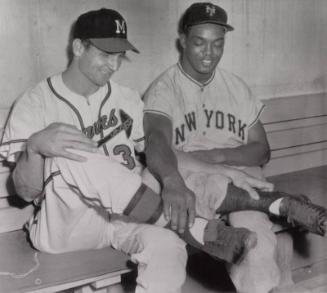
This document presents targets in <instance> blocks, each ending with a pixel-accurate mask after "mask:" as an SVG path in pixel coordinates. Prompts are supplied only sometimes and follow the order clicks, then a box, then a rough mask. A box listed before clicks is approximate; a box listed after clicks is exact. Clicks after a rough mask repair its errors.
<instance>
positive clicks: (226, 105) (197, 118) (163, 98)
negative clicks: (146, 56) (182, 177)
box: [145, 63, 264, 151]
mask: <svg viewBox="0 0 327 293" xmlns="http://www.w3.org/2000/svg"><path fill="white" fill-rule="evenodd" d="M263 107H264V106H263V105H262V103H261V102H260V101H258V100H256V99H255V98H254V97H253V96H252V95H251V92H250V90H249V88H248V87H247V86H246V84H245V83H244V82H243V81H242V80H241V79H240V78H239V77H237V76H236V75H234V74H231V73H229V72H227V71H225V70H223V69H220V68H217V69H216V71H215V72H214V74H213V75H212V77H211V78H210V79H209V80H208V81H207V82H206V83H205V84H200V83H199V82H197V81H196V80H194V79H193V78H192V77H191V76H190V75H188V74H187V73H186V72H185V71H184V70H183V68H182V66H181V65H180V64H179V63H178V64H175V65H173V66H172V67H170V68H169V69H168V70H166V71H165V72H164V73H163V74H161V75H160V76H159V77H158V78H157V79H156V80H155V81H154V82H153V83H152V85H151V86H150V88H149V89H148V91H147V92H146V94H145V112H149V113H151V112H152V113H157V114H161V115H164V116H166V117H168V118H169V119H170V120H171V122H172V124H173V144H174V146H175V147H176V148H177V149H179V150H183V151H193V150H199V149H212V148H217V147H221V148H223V147H237V146H239V145H242V144H245V143H247V139H248V130H249V128H250V127H251V126H252V125H254V124H255V123H256V121H257V120H258V119H259V116H260V113H261V112H262V110H263Z"/></svg>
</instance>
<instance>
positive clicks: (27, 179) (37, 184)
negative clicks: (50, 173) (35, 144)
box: [13, 150, 44, 201]
mask: <svg viewBox="0 0 327 293" xmlns="http://www.w3.org/2000/svg"><path fill="white" fill-rule="evenodd" d="M43 168H44V158H43V157H42V156H41V155H39V154H36V153H32V152H29V151H28V150H26V151H24V152H23V153H21V155H20V157H19V159H18V161H17V165H16V167H15V170H14V172H13V181H14V185H15V189H16V192H17V194H18V195H19V196H20V197H21V198H23V199H24V200H25V201H32V200H34V199H35V198H36V197H37V196H38V195H39V194H40V193H41V192H42V190H43Z"/></svg>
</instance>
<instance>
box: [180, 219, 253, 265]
mask: <svg viewBox="0 0 327 293" xmlns="http://www.w3.org/2000/svg"><path fill="white" fill-rule="evenodd" d="M186 233H187V234H188V235H185V234H184V239H185V240H186V242H187V243H188V244H190V245H192V246H194V247H197V248H198V249H200V250H202V251H204V252H206V253H207V254H209V255H210V256H212V257H214V258H218V259H220V260H224V261H226V262H228V263H233V264H238V263H240V262H241V261H242V260H243V259H244V257H245V256H246V255H247V253H248V252H249V251H250V250H251V249H252V248H254V247H255V246H256V244H257V234H256V233H255V232H251V231H250V230H248V229H245V228H234V227H231V226H227V225H226V224H225V222H223V221H222V220H219V219H218V220H209V221H208V224H207V226H206V228H205V231H204V244H203V245H202V244H199V243H198V242H197V241H196V240H195V239H194V238H193V236H192V235H191V234H190V233H189V232H188V231H187V232H186ZM185 236H186V237H185Z"/></svg>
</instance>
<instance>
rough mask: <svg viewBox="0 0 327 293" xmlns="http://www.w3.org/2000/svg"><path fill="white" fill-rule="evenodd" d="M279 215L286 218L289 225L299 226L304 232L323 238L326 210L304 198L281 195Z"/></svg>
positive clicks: (325, 225) (326, 216) (326, 218)
mask: <svg viewBox="0 0 327 293" xmlns="http://www.w3.org/2000/svg"><path fill="white" fill-rule="evenodd" d="M283 197H284V198H283V200H282V201H281V205H280V208H279V210H280V214H281V216H285V217H286V218H287V222H288V223H290V224H291V225H293V226H295V225H300V226H301V227H303V228H305V229H306V230H308V231H310V232H312V233H315V234H318V235H321V236H324V235H325V233H326V227H327V210H326V209H325V208H324V207H322V206H318V205H315V204H313V203H312V202H311V201H310V200H308V198H307V197H305V196H299V197H296V196H290V195H288V194H285V195H283Z"/></svg>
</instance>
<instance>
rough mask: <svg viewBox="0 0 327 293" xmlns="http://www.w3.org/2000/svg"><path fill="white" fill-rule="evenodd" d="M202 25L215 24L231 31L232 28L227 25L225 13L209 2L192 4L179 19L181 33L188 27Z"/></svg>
mask: <svg viewBox="0 0 327 293" xmlns="http://www.w3.org/2000/svg"><path fill="white" fill-rule="evenodd" d="M202 23H215V24H218V25H221V26H223V27H225V28H226V30H227V31H232V30H233V29H234V28H233V27H232V26H231V25H229V24H227V13H226V11H225V10H224V9H223V8H221V7H219V6H218V5H215V4H212V3H209V2H200V3H193V4H192V5H191V6H190V7H189V8H187V9H186V11H185V13H184V15H183V17H182V19H181V23H180V25H181V27H180V29H181V31H182V32H186V29H187V28H188V27H190V26H193V25H197V24H202Z"/></svg>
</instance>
